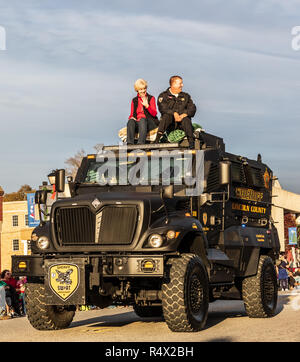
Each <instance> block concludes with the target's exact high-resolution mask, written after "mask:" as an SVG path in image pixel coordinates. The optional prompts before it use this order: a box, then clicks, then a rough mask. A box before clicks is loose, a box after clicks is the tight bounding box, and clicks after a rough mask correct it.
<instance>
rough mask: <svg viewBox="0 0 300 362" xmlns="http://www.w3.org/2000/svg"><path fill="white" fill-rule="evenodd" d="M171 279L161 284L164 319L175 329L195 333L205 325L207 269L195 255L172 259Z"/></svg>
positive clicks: (170, 261) (170, 264) (207, 301)
mask: <svg viewBox="0 0 300 362" xmlns="http://www.w3.org/2000/svg"><path fill="white" fill-rule="evenodd" d="M168 266H169V267H170V271H169V278H168V279H166V280H165V281H164V283H163V285H162V306H163V313H164V318H165V321H166V323H167V325H168V327H169V328H170V329H171V331H173V332H196V331H199V330H200V329H202V328H203V327H204V326H205V323H206V319H207V314H208V304H209V288H208V276H207V272H206V268H205V266H204V264H203V263H202V261H201V259H200V258H199V257H198V256H197V255H195V254H182V256H181V257H180V258H171V259H169V260H168V262H167V267H168Z"/></svg>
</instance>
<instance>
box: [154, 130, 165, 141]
mask: <svg viewBox="0 0 300 362" xmlns="http://www.w3.org/2000/svg"><path fill="white" fill-rule="evenodd" d="M162 135H163V133H162V132H157V135H156V138H155V141H154V143H159V140H160V139H161V137H162Z"/></svg>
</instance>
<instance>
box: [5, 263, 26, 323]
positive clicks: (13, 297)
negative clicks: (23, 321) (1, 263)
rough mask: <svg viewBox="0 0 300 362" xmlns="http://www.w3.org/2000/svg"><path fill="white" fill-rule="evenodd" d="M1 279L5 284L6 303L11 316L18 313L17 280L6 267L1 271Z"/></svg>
mask: <svg viewBox="0 0 300 362" xmlns="http://www.w3.org/2000/svg"><path fill="white" fill-rule="evenodd" d="M1 279H2V281H4V282H5V283H6V284H7V287H5V292H6V303H7V304H8V306H9V307H10V314H11V315H12V316H18V315H20V314H21V313H20V305H19V296H18V287H17V280H16V279H15V278H13V277H12V275H11V272H10V271H9V270H7V269H5V270H3V272H2V273H1Z"/></svg>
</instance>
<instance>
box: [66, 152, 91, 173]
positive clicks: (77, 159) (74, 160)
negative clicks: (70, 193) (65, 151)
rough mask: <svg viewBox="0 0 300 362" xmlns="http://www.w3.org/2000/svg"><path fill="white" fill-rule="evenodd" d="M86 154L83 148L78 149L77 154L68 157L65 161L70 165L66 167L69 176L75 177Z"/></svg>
mask: <svg viewBox="0 0 300 362" xmlns="http://www.w3.org/2000/svg"><path fill="white" fill-rule="evenodd" d="M85 156H86V153H85V151H84V150H83V149H81V150H80V151H78V152H77V153H76V154H75V156H73V157H70V158H68V159H67V160H66V161H65V164H66V165H67V166H68V167H67V168H66V175H67V176H73V178H75V176H76V173H77V170H78V168H79V166H80V164H81V160H82V158H83V157H85Z"/></svg>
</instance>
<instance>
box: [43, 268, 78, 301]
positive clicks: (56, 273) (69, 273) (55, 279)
mask: <svg viewBox="0 0 300 362" xmlns="http://www.w3.org/2000/svg"><path fill="white" fill-rule="evenodd" d="M49 284H50V288H51V289H52V291H53V292H54V293H55V294H56V295H57V296H58V297H59V298H60V299H62V300H66V299H68V298H70V297H71V295H72V294H73V293H74V292H75V291H76V289H77V288H78V286H79V268H78V266H77V265H75V264H53V265H51V267H50V268H49Z"/></svg>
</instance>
